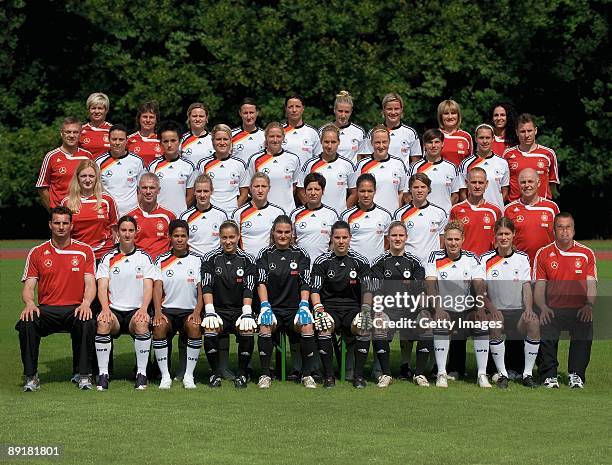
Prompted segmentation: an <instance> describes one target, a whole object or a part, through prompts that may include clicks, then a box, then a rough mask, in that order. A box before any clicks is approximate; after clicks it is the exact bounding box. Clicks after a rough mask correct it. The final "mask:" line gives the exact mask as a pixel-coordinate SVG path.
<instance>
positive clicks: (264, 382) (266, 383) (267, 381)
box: [257, 375, 272, 389]
mask: <svg viewBox="0 0 612 465" xmlns="http://www.w3.org/2000/svg"><path fill="white" fill-rule="evenodd" d="M271 384H272V378H270V377H269V376H268V375H261V376H260V377H259V381H257V387H258V388H259V389H270V385H271Z"/></svg>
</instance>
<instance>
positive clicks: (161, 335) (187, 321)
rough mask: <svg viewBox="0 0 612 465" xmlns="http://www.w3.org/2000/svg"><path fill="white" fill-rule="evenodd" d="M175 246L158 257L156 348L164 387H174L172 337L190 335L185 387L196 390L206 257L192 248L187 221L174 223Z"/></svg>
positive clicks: (154, 292) (155, 304) (154, 299)
mask: <svg viewBox="0 0 612 465" xmlns="http://www.w3.org/2000/svg"><path fill="white" fill-rule="evenodd" d="M169 232H170V243H171V249H170V250H169V251H168V252H166V253H164V254H162V255H160V256H159V257H157V260H156V261H155V266H156V267H157V275H158V276H157V279H156V280H155V284H154V288H153V305H154V307H155V314H154V316H153V350H154V352H155V359H156V360H157V364H158V365H159V369H160V372H161V375H162V378H161V382H160V383H159V388H160V389H170V387H171V386H172V378H171V377H170V372H169V371H168V358H169V353H168V339H167V338H168V336H169V337H170V339H172V337H173V336H174V334H175V333H176V332H177V331H178V332H180V333H181V335H182V336H184V337H186V338H187V363H186V369H185V373H184V374H183V386H184V387H185V389H195V387H196V385H195V382H194V379H193V371H194V369H195V366H196V363H197V360H198V357H199V355H200V349H201V348H202V332H201V330H200V323H201V322H202V318H201V312H202V306H203V302H202V285H201V269H202V256H200V255H198V254H196V253H194V252H192V251H190V250H189V247H188V245H187V239H188V237H189V225H188V224H187V222H186V221H184V220H173V221H171V222H170V227H169Z"/></svg>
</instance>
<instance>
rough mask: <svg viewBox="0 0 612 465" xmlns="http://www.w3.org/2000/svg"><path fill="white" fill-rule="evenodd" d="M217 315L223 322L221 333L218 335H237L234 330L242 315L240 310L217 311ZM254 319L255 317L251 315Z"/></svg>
mask: <svg viewBox="0 0 612 465" xmlns="http://www.w3.org/2000/svg"><path fill="white" fill-rule="evenodd" d="M216 312H217V315H219V316H220V317H221V319H222V320H223V331H221V334H220V335H226V334H237V333H238V331H237V330H236V321H237V320H238V318H239V317H240V315H242V309H237V310H225V309H217V310H216ZM253 316H254V317H255V315H253Z"/></svg>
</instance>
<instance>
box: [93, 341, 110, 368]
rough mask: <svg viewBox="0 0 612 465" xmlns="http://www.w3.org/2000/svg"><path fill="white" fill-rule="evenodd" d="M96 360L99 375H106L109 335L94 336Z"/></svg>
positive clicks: (108, 356) (108, 357)
mask: <svg viewBox="0 0 612 465" xmlns="http://www.w3.org/2000/svg"><path fill="white" fill-rule="evenodd" d="M95 341H96V358H97V359H98V369H99V370H100V374H101V375H108V361H109V360H110V353H111V347H112V345H111V336H110V334H104V335H103V334H96V339H95Z"/></svg>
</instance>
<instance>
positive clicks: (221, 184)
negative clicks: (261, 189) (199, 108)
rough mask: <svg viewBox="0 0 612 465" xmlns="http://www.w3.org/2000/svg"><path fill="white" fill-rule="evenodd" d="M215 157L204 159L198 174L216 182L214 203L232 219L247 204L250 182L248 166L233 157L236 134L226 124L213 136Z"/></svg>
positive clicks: (219, 127) (218, 126)
mask: <svg viewBox="0 0 612 465" xmlns="http://www.w3.org/2000/svg"><path fill="white" fill-rule="evenodd" d="M210 134H211V136H212V142H213V147H214V149H215V153H214V154H213V155H211V156H210V157H206V158H203V159H202V160H200V163H199V164H198V171H199V172H200V173H203V174H208V175H209V176H210V178H211V179H212V180H213V184H214V192H213V195H212V198H211V202H212V204H213V205H214V206H216V207H219V208H220V209H222V210H223V211H225V213H227V214H228V215H229V214H231V213H232V212H233V211H234V210H236V208H238V207H241V206H242V205H244V203H245V202H246V199H247V197H248V195H249V188H248V186H249V181H248V178H247V173H246V165H245V164H244V162H243V161H242V160H240V159H238V158H235V157H233V156H232V130H231V129H230V127H229V126H227V125H225V124H217V125H216V126H215V127H214V128H213V129H212V131H211V132H210Z"/></svg>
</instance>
